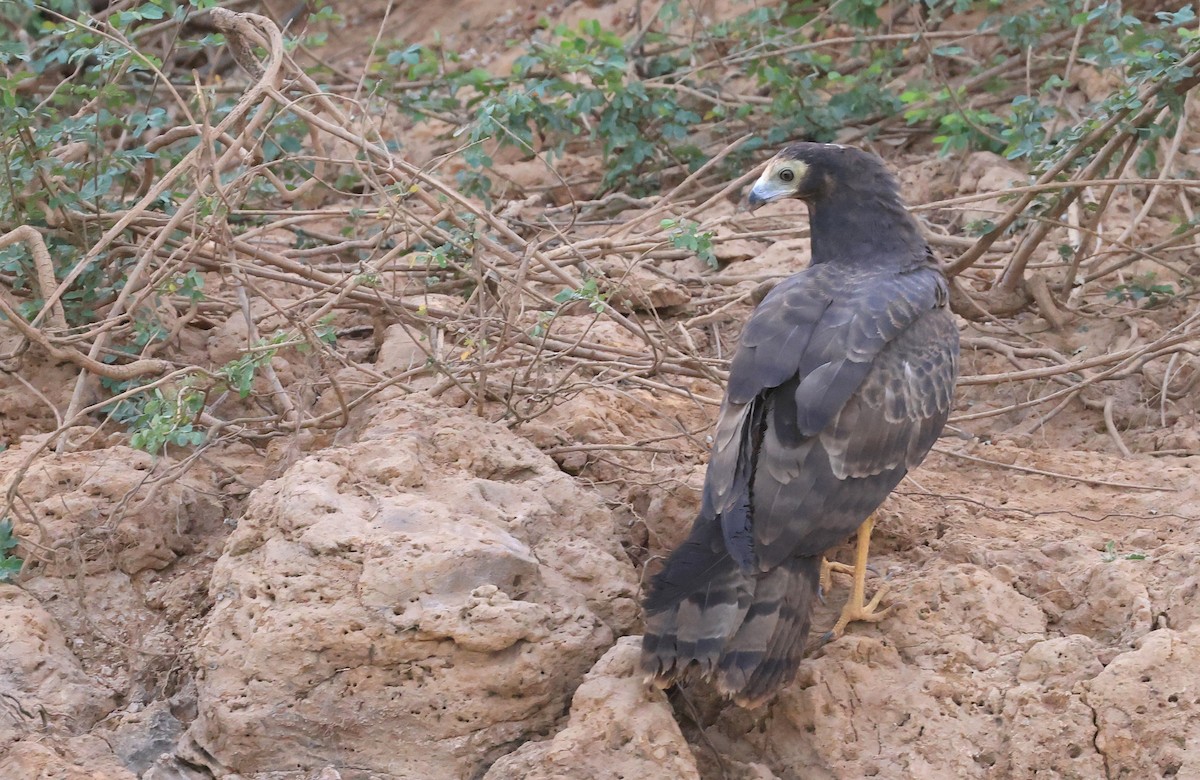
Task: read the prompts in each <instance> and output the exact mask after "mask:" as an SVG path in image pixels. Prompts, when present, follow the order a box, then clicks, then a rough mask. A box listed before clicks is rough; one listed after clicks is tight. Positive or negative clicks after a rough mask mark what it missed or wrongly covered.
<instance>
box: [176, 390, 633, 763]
mask: <svg viewBox="0 0 1200 780" xmlns="http://www.w3.org/2000/svg"><path fill="white" fill-rule="evenodd" d="M358 438H359V441H358V442H357V443H355V444H352V445H350V446H347V447H343V448H330V449H326V450H324V451H322V453H321V454H320V455H318V456H312V457H309V458H307V459H304V460H301V461H299V462H297V463H296V464H295V465H294V466H292V467H291V468H290V469H289V470H288V471H287V472H286V473H285V474H284V476H283V477H281V478H280V479H277V480H274V481H273V482H268V483H266V484H264V485H263V486H262V487H261V488H259V489H258V490H257V491H255V493H254V494H253V495H252V497H251V499H250V503H249V506H248V507H247V510H246V514H245V516H244V517H243V518H241V519H240V521H239V523H238V528H237V530H236V531H235V532H234V533H233V535H232V536H231V537H230V539H229V541H228V544H227V546H226V551H225V554H224V555H223V556H222V557H221V559H220V560H219V561H218V562H217V566H216V569H215V571H214V575H213V580H212V586H211V587H212V592H213V595H214V597H215V599H216V602H217V603H216V606H215V608H214V610H213V612H212V615H211V617H210V618H209V620H208V623H207V625H206V628H205V630H204V632H203V634H202V636H201V638H200V641H199V644H198V647H197V648H196V654H197V660H198V664H199V668H200V678H199V688H198V690H199V717H198V718H197V719H196V721H195V722H194V723H193V724H192V727H191V729H190V731H189V735H190V736H191V737H192V738H193V739H194V740H195V741H196V742H197V743H198V745H199V746H200V747H201V748H203V749H204V750H205V751H207V752H208V753H209V754H211V756H213V758H214V759H215V761H216V762H217V763H218V764H220V765H221V766H222V767H223V770H222V771H230V772H237V773H240V774H243V775H246V776H255V775H256V774H260V773H270V776H271V777H272V778H279V780H284V779H285V778H287V779H289V780H290V779H291V778H295V779H296V780H300V778H304V779H305V780H307V778H309V777H311V776H312V775H313V774H316V773H319V772H320V771H321V769H322V768H323V767H328V766H334V767H342V766H355V767H361V768H363V771H369V772H371V773H373V775H375V776H377V777H379V778H381V780H399V779H400V778H413V779H414V780H415V779H416V778H422V780H423V779H424V778H431V777H460V776H469V775H471V774H472V773H473V772H476V771H480V770H481V768H483V767H486V766H488V765H489V764H490V763H491V762H492V761H493V760H494V759H495V758H496V757H497V755H498V754H499V752H501V751H503V750H504V746H505V745H510V744H512V743H513V742H516V741H524V740H527V739H529V738H530V737H531V736H533V735H535V734H538V733H545V731H546V730H547V729H549V728H550V727H552V726H553V724H554V723H555V721H556V720H557V719H558V717H559V716H560V715H561V713H562V712H563V710H564V708H565V706H566V704H567V702H568V701H569V699H570V696H571V694H572V693H573V691H574V689H575V687H576V686H577V685H578V684H579V682H580V680H581V679H582V678H583V675H584V674H585V673H586V672H587V670H588V669H589V668H590V667H591V666H592V665H593V663H594V662H595V661H596V659H597V658H599V657H600V655H601V654H602V653H603V652H604V650H605V649H606V648H607V647H608V646H609V645H610V644H611V643H612V641H613V636H614V633H621V632H625V631H628V630H629V628H630V627H631V626H632V625H633V622H634V621H635V620H636V618H637V612H638V610H637V606H636V600H635V599H636V589H637V583H636V580H635V578H634V575H633V570H632V567H631V566H630V565H629V564H628V562H627V561H626V560H625V559H624V554H623V551H622V550H621V548H620V544H619V542H618V535H617V528H616V526H615V523H614V521H613V518H612V517H611V515H610V514H609V513H608V511H607V510H606V509H605V508H604V507H603V505H602V504H601V503H600V501H599V499H598V498H597V497H595V496H593V495H592V494H589V493H587V492H586V491H584V490H582V489H581V488H580V487H578V486H577V485H576V484H574V483H573V482H572V481H571V480H570V478H569V477H567V476H566V475H564V474H562V473H561V472H560V471H559V470H558V469H557V468H556V467H555V466H554V464H553V462H552V461H550V459H549V458H547V457H546V456H545V455H543V454H542V453H540V452H538V451H537V450H536V449H534V448H533V446H532V445H530V444H529V443H528V442H526V441H524V440H522V439H520V438H518V437H516V436H515V435H513V434H511V433H510V432H508V431H507V430H506V429H505V428H504V427H503V426H499V425H495V424H492V423H488V422H487V421H485V420H481V419H480V418H478V417H475V416H473V415H471V414H469V413H467V412H462V411H459V410H455V409H448V408H446V407H443V406H439V405H437V404H436V403H431V402H428V401H426V400H422V399H421V398H420V397H417V396H410V397H407V398H403V399H397V400H394V401H390V402H387V403H384V404H381V405H379V406H378V407H377V408H375V409H373V410H372V414H371V415H370V418H369V422H368V423H367V425H366V427H365V429H364V430H362V431H361V432H360V434H359V437H358ZM330 724H336V738H331V732H330V730H329V729H330Z"/></svg>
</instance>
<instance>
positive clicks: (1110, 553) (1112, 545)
mask: <svg viewBox="0 0 1200 780" xmlns="http://www.w3.org/2000/svg"><path fill="white" fill-rule="evenodd" d="M1118 558H1120V559H1121V560H1124V561H1144V560H1146V555H1145V553H1119V552H1117V543H1116V542H1115V541H1113V540H1112V539H1109V540H1108V541H1107V542H1105V543H1104V553H1103V554H1102V555H1101V556H1100V559H1101V560H1102V561H1104V562H1105V563H1112V562H1113V561H1115V560H1117V559H1118Z"/></svg>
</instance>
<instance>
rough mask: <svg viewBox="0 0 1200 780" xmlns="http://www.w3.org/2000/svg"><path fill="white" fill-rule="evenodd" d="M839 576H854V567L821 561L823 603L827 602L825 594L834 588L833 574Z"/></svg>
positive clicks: (821, 594) (826, 559)
mask: <svg viewBox="0 0 1200 780" xmlns="http://www.w3.org/2000/svg"><path fill="white" fill-rule="evenodd" d="M834 572H837V573H838V574H854V567H853V566H851V565H850V564H848V563H838V562H837V561H831V560H829V559H828V558H822V559H821V579H820V581H819V587H820V589H821V590H820V591H819V593H820V596H821V601H822V602H824V601H825V594H826V593H828V592H829V589H830V588H831V587H833V573H834Z"/></svg>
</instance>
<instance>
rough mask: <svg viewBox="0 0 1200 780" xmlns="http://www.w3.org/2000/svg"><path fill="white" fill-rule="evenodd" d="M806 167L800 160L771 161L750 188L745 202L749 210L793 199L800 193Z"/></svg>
mask: <svg viewBox="0 0 1200 780" xmlns="http://www.w3.org/2000/svg"><path fill="white" fill-rule="evenodd" d="M806 173H808V166H807V165H805V164H804V163H803V162H801V161H800V160H781V159H779V158H776V159H774V160H772V161H771V162H770V163H769V164H768V165H767V169H766V170H765V171H763V173H762V176H759V177H758V181H756V182H754V186H753V187H751V188H750V195H749V196H748V197H747V199H746V202H747V204H748V205H749V206H750V208H751V209H755V208H758V207H759V206H761V205H762V204H764V203H770V202H771V201H773V200H779V199H780V198H793V197H795V196H796V194H797V193H798V192H799V191H800V182H802V181H804V176H805V174H806Z"/></svg>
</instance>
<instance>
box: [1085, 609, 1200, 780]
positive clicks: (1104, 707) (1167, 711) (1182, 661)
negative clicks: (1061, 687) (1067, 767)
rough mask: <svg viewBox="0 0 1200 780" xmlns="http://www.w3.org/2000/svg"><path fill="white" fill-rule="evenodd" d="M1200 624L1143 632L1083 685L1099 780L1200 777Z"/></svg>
mask: <svg viewBox="0 0 1200 780" xmlns="http://www.w3.org/2000/svg"><path fill="white" fill-rule="evenodd" d="M1197 669H1200V625H1195V626H1192V627H1191V628H1189V629H1187V630H1186V631H1173V630H1171V629H1161V630H1158V631H1152V632H1150V633H1149V634H1147V635H1146V636H1145V637H1143V639H1142V640H1141V642H1140V643H1139V645H1138V647H1137V649H1136V650H1133V651H1131V652H1128V653H1122V654H1121V655H1119V656H1117V657H1116V658H1115V659H1114V660H1113V661H1112V663H1110V664H1109V665H1108V666H1106V667H1105V668H1104V671H1102V672H1101V673H1100V674H1099V675H1097V676H1096V678H1095V679H1093V680H1091V681H1090V682H1088V683H1086V685H1085V686H1084V687H1085V691H1086V692H1085V694H1084V701H1085V702H1086V703H1087V704H1088V705H1089V706H1090V707H1091V709H1092V711H1093V712H1094V714H1095V722H1096V726H1097V733H1096V746H1097V747H1098V748H1099V750H1100V752H1101V754H1102V755H1103V756H1104V761H1105V764H1104V768H1105V776H1106V777H1121V778H1124V777H1129V778H1133V777H1177V778H1180V780H1183V778H1192V777H1200V680H1198V679H1197V677H1196V670H1197Z"/></svg>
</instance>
